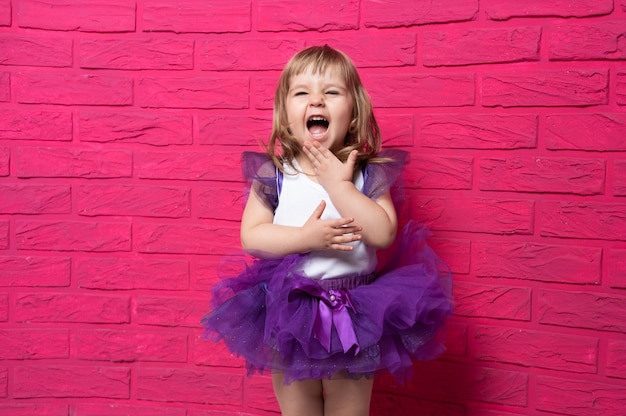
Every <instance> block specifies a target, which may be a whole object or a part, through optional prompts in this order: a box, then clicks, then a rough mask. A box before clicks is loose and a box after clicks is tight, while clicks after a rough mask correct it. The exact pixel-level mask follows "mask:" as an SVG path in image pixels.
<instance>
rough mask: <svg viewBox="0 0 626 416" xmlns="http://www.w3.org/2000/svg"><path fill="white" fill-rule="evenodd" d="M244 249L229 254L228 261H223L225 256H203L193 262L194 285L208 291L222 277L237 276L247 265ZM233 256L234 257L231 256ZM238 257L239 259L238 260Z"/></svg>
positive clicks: (192, 275)
mask: <svg viewBox="0 0 626 416" xmlns="http://www.w3.org/2000/svg"><path fill="white" fill-rule="evenodd" d="M242 253H243V251H241V252H240V253H239V254H232V255H229V256H228V258H229V260H228V261H223V260H224V259H223V256H219V255H218V256H203V257H201V258H200V259H198V260H197V261H192V262H191V281H192V282H193V284H192V286H193V287H194V288H196V289H198V290H200V291H203V292H206V291H210V290H211V289H212V288H213V285H215V283H217V282H218V281H219V280H220V279H221V278H228V277H233V276H237V275H238V274H239V273H241V272H242V271H243V270H244V269H245V267H246V264H247V263H246V258H247V256H244V255H243V254H242ZM231 256H232V257H231ZM236 259H237V260H236ZM218 276H219V277H218Z"/></svg>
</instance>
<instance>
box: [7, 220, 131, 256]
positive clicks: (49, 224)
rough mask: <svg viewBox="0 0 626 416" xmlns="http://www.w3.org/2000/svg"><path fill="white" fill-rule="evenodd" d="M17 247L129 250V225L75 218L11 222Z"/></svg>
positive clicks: (26, 248)
mask: <svg viewBox="0 0 626 416" xmlns="http://www.w3.org/2000/svg"><path fill="white" fill-rule="evenodd" d="M15 240H16V245H17V248H18V249H20V250H58V251H93V252H112V251H130V249H131V238H130V224H123V223H111V222H95V221H90V222H77V221H25V220H20V221H16V223H15Z"/></svg>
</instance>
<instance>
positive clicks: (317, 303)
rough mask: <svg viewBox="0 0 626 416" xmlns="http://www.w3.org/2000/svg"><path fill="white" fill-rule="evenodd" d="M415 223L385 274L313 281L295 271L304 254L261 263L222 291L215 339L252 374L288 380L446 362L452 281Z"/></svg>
mask: <svg viewBox="0 0 626 416" xmlns="http://www.w3.org/2000/svg"><path fill="white" fill-rule="evenodd" d="M427 235H428V231H427V230H426V229H425V228H424V227H421V226H419V225H416V224H414V223H409V224H408V225H407V226H406V227H405V228H404V230H403V232H402V233H401V234H400V235H399V238H398V239H397V242H396V244H395V247H394V249H393V250H392V251H390V253H393V255H392V256H390V257H389V258H388V259H387V260H386V261H385V267H384V268H383V269H381V270H379V271H378V272H377V273H376V274H372V275H367V276H347V277H342V278H336V279H328V280H312V279H309V278H307V277H305V276H302V275H300V274H298V273H297V272H295V270H297V269H298V267H297V266H298V264H299V263H300V262H301V261H302V258H303V255H290V256H286V257H284V258H282V259H278V260H256V261H255V262H254V263H253V264H251V265H249V266H247V267H246V269H245V270H244V271H243V272H242V273H241V274H239V275H238V276H237V277H234V278H229V279H225V280H222V281H221V282H220V283H219V284H218V285H216V287H215V288H214V290H213V295H214V296H213V305H212V310H211V312H209V313H208V314H207V315H205V316H204V317H203V319H202V324H203V326H204V328H205V336H206V337H208V338H210V339H212V340H213V341H220V340H223V341H224V342H225V344H226V346H227V347H228V348H229V350H230V351H231V352H233V353H235V354H237V355H239V356H242V357H243V358H245V360H246V365H247V368H248V372H249V373H253V372H255V371H258V372H263V371H264V370H270V371H280V372H284V374H285V382H287V383H289V382H291V381H294V380H304V379H322V378H330V377H332V376H337V375H339V376H348V377H353V378H359V377H363V376H366V377H369V376H372V375H374V374H375V373H378V372H385V371H386V372H389V373H391V375H392V376H394V377H395V379H396V380H397V381H398V382H405V381H406V380H407V379H408V378H410V376H411V374H412V371H411V370H412V363H413V360H430V359H435V358H437V357H438V356H439V355H440V354H441V353H442V352H443V350H444V348H443V344H442V329H443V327H444V324H445V321H446V318H447V317H448V316H449V315H451V313H452V310H453V306H452V300H451V277H450V273H449V272H448V269H447V267H446V265H445V264H444V263H443V262H442V261H441V260H440V259H439V257H437V255H436V254H435V253H434V252H433V251H432V249H431V248H430V247H429V246H428V245H427V244H426V241H425V237H426V236H427Z"/></svg>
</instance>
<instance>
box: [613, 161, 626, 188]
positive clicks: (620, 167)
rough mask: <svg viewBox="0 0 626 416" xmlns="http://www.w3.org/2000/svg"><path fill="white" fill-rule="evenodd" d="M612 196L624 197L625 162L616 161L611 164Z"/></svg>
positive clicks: (625, 183)
mask: <svg viewBox="0 0 626 416" xmlns="http://www.w3.org/2000/svg"><path fill="white" fill-rule="evenodd" d="M613 194H615V195H616V196H626V160H616V161H615V162H614V164H613Z"/></svg>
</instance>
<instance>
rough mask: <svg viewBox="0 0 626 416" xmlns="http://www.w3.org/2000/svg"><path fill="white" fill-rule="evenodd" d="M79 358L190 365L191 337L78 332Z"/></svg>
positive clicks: (104, 330)
mask: <svg viewBox="0 0 626 416" xmlns="http://www.w3.org/2000/svg"><path fill="white" fill-rule="evenodd" d="M75 337H76V339H75V352H76V357H77V358H79V359H81V360H95V361H111V362H136V361H165V362H180V363H182V362H185V361H187V335H186V334H175V333H164V332H162V331H160V332H159V333H147V332H138V331H123V330H108V329H102V330H78V331H76V335H75Z"/></svg>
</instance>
